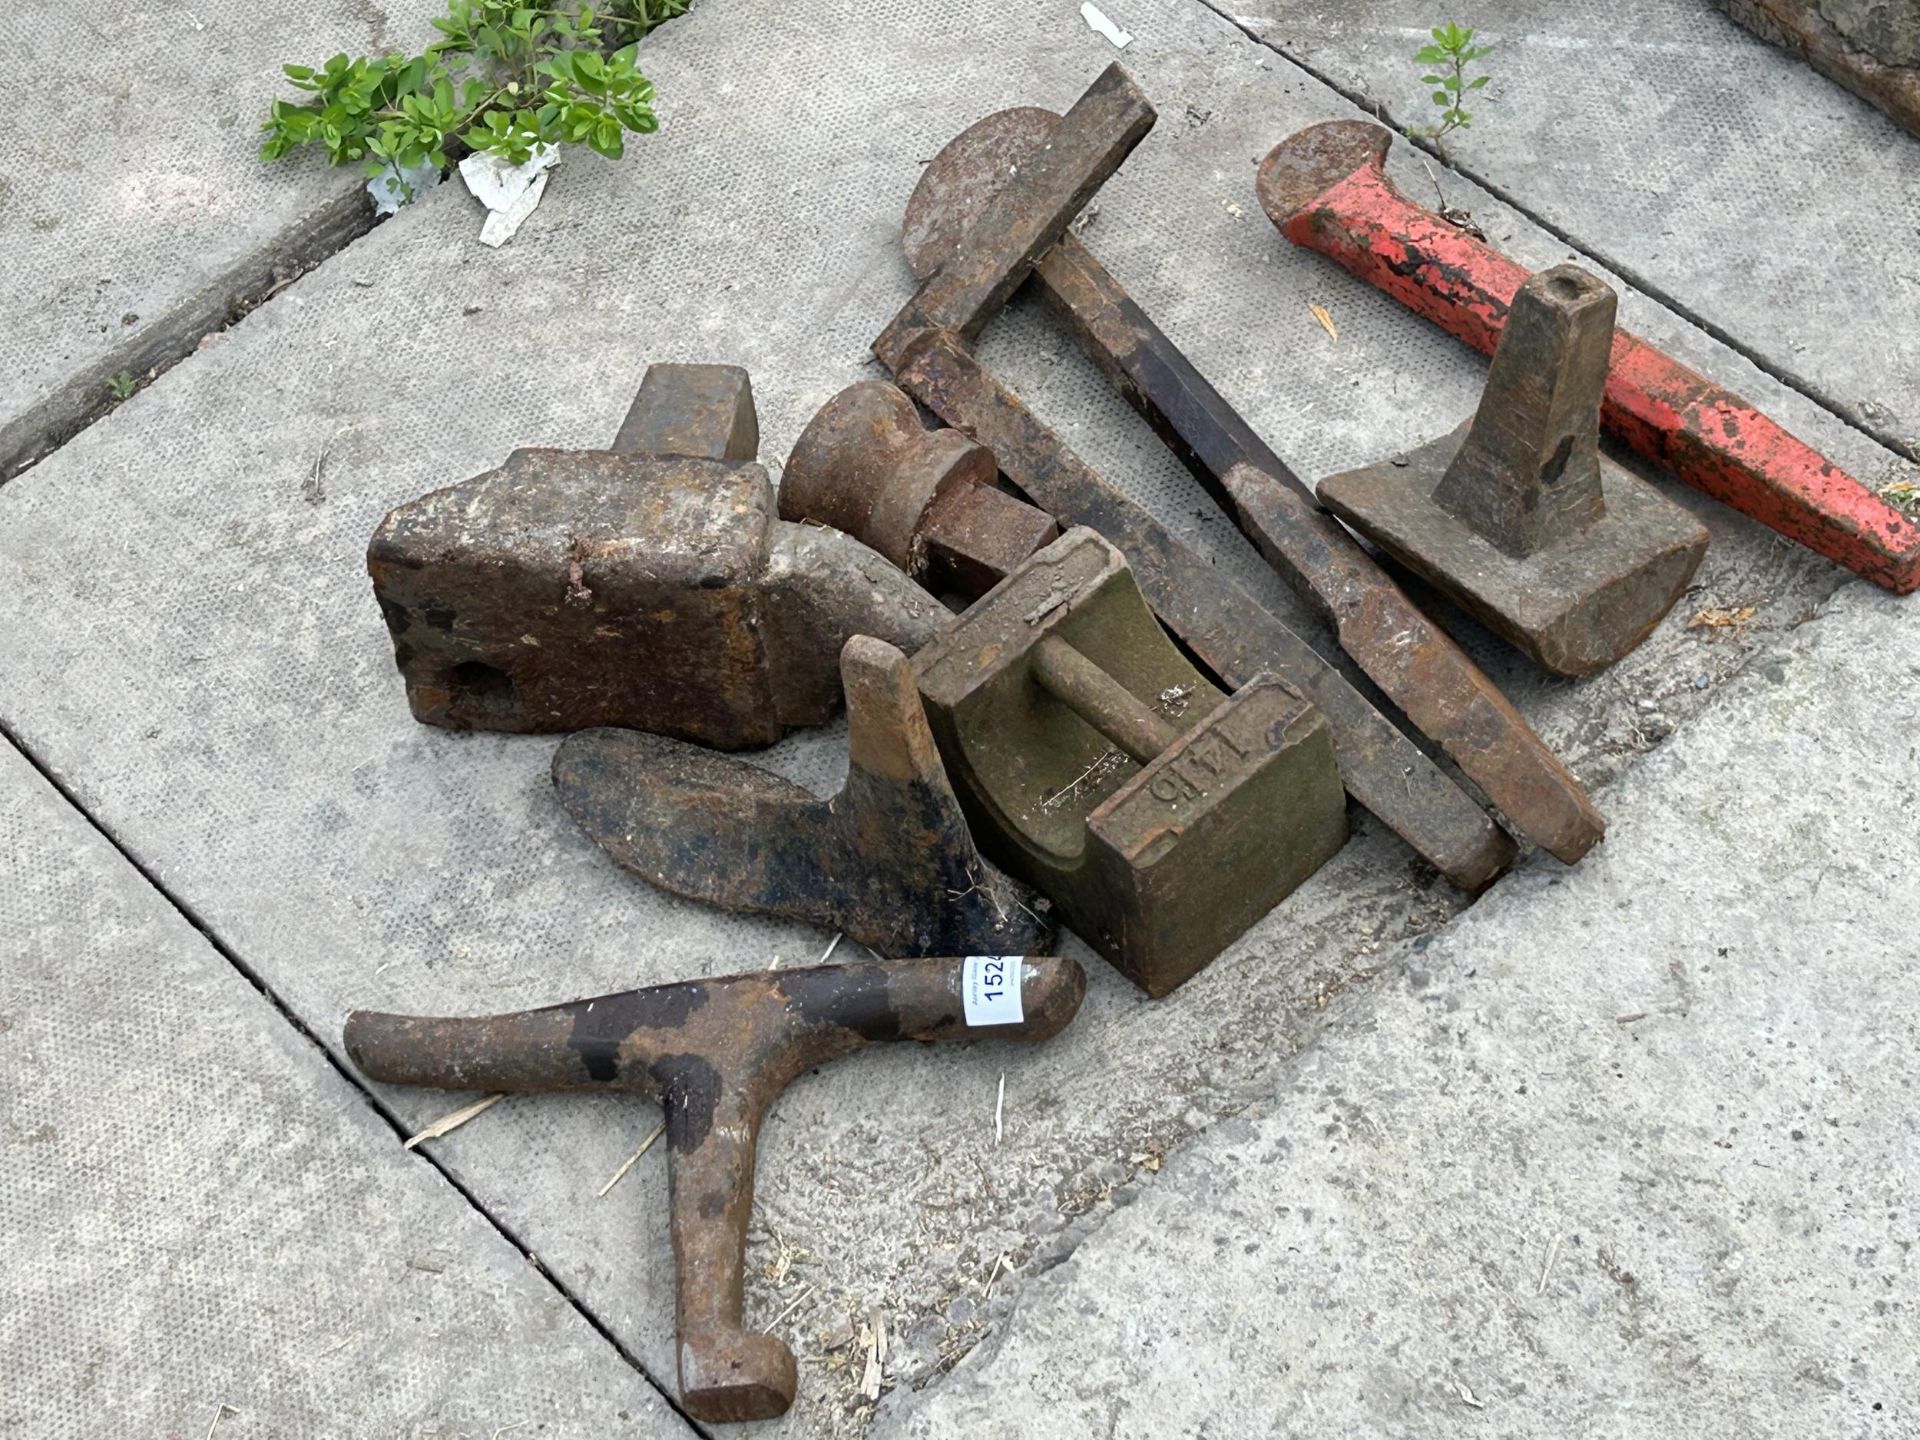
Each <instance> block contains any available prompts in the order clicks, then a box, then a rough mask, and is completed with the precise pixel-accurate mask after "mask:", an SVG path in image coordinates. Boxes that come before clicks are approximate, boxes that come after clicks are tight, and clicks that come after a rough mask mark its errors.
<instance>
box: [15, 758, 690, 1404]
mask: <svg viewBox="0 0 1920 1440" xmlns="http://www.w3.org/2000/svg"><path fill="white" fill-rule="evenodd" d="M0 953H4V955H5V956H6V963H5V965H4V966H0V1253H4V1254H5V1255H6V1257H7V1263H6V1265H5V1267H4V1269H0V1373H3V1374H5V1376H6V1383H5V1384H4V1385H0V1432H4V1433H5V1434H7V1435H9V1436H13V1437H17V1440H42V1437H44V1440H54V1437H67V1436H74V1437H78V1436H89V1435H99V1434H101V1433H103V1432H110V1433H114V1434H141V1435H178V1436H188V1435H192V1436H200V1435H208V1434H214V1433H218V1434H220V1435H222V1436H226V1437H229V1440H232V1437H248V1436H261V1437H264V1436H274V1435H345V1434H351V1435H407V1436H421V1437H426V1436H445V1437H452V1436H455V1435H491V1434H498V1433H501V1432H503V1431H504V1432H510V1433H519V1432H520V1431H521V1430H522V1429H523V1428H524V1431H525V1433H527V1434H537V1435H554V1436H561V1435H573V1436H587V1435H596V1436H597V1435H630V1436H649V1437H654V1436H657V1437H667V1436H675V1435H678V1436H691V1435H692V1434H693V1431H692V1430H691V1429H689V1428H688V1426H687V1424H686V1422H685V1421H683V1420H682V1419H680V1417H679V1416H678V1415H676V1414H675V1413H674V1412H673V1410H672V1409H670V1408H669V1407H668V1406H667V1404H666V1403H665V1402H664V1401H663V1400H662V1399H661V1397H660V1395H659V1393H658V1392H657V1391H655V1390H654V1389H653V1387H652V1386H650V1385H649V1384H648V1383H647V1381H646V1379H645V1377H644V1376H642V1375H641V1374H640V1373H639V1372H638V1371H636V1370H635V1369H634V1368H633V1366H632V1365H630V1364H629V1363H628V1362H627V1361H626V1360H625V1359H623V1358H622V1357H621V1355H620V1353H619V1352H618V1350H616V1349H615V1348H614V1346H613V1345H612V1344H611V1343H609V1342H608V1340H607V1339H606V1338H605V1337H604V1336H603V1335H601V1334H599V1333H598V1332H597V1331H596V1330H595V1329H594V1328H593V1326H592V1325H591V1324H590V1323H589V1322H588V1320H587V1319H586V1317H585V1316H583V1315H582V1314H581V1313H580V1312H579V1311H578V1310H576V1309H575V1308H574V1307H573V1306H572V1305H570V1304H569V1303H568V1302H567V1300H566V1298H565V1297H564V1296H563V1295H562V1294H561V1293H560V1292H559V1291H558V1290H557V1289H556V1288H555V1287H554V1285H553V1283H552V1282H551V1281H550V1280H548V1279H547V1278H546V1277H545V1276H543V1275H541V1274H540V1273H539V1271H538V1270H536V1269H535V1268H534V1267H533V1266H532V1265H530V1264H529V1263H528V1262H527V1260H526V1257H525V1256H523V1255H521V1254H520V1253H519V1252H518V1251H517V1250H515V1249H514V1247H513V1245H512V1244H511V1243H509V1242H508V1241H507V1239H506V1238H505V1237H503V1236H502V1235H501V1234H500V1233H499V1231H497V1230H496V1229H495V1228H494V1227H493V1226H492V1225H490V1224H488V1223H487V1221H486V1219H485V1218H484V1217H483V1216H481V1215H480V1214H479V1212H478V1211H476V1210H475V1209H474V1208H473V1207H472V1206H471V1205H470V1204H469V1203H468V1202H467V1201H466V1200H465V1199H464V1198H463V1197H462V1196H461V1195H460V1193H459V1192H458V1191H457V1190H456V1189H454V1187H453V1186H451V1185H449V1184H448V1183H447V1182H446V1181H445V1179H444V1178H442V1177H441V1176H439V1175H437V1174H435V1173H434V1172H433V1171H432V1170H431V1169H430V1168H429V1167H427V1166H425V1165H422V1164H421V1163H420V1162H419V1160H418V1159H417V1158H415V1157H413V1156H411V1155H408V1154H406V1153H405V1152H404V1151H402V1149H401V1147H400V1141H399V1138H398V1137H397V1136H396V1135H395V1134H394V1131H393V1129H392V1127H391V1126H390V1125H388V1124H387V1123H386V1122H385V1121H383V1120H382V1119H381V1118H380V1117H379V1115H378V1114H377V1113H376V1112H375V1111H374V1109H373V1108H372V1106H370V1105H369V1104H368V1103H367V1098H366V1096H365V1095H363V1094H362V1093H361V1092H359V1091H357V1090H356V1089H355V1088H354V1087H353V1086H352V1085H351V1084H350V1083H349V1082H348V1081H347V1079H346V1078H345V1077H344V1076H343V1075H342V1074H341V1073H340V1072H339V1071H338V1070H337V1069H336V1068H335V1067H334V1066H333V1065H332V1064H331V1063H330V1062H329V1061H328V1060H327V1058H326V1056H325V1055H324V1054H323V1053H322V1052H321V1051H320V1050H318V1049H317V1048H316V1047H315V1046H314V1045H313V1043H312V1042H311V1041H309V1040H308V1039H306V1038H305V1037H303V1036H302V1035H301V1034H300V1033H299V1032H298V1031H297V1030H295V1029H294V1028H293V1027H292V1026H290V1025H289V1024H288V1023H287V1021H286V1018H285V1017H284V1016H283V1015H281V1014H280V1013H279V1012H278V1011H277V1010H275V1009H274V1007H273V1006H272V1005H271V1004H270V1003H269V1002H268V1001H267V1000H266V999H265V998H264V997H263V996H262V995H261V994H260V992H259V991H258V990H257V989H255V988H254V987H253V985H251V984H250V983H249V982H248V981H247V979H246V978H245V977H244V976H243V975H241V974H240V972H239V971H238V970H236V969H235V968H234V967H233V965H232V963H231V962H230V961H228V960H227V959H226V958H225V957H224V956H222V955H221V954H220V953H219V952H218V951H217V950H215V948H214V947H213V946H212V945H211V944H210V943H208V941H207V939H206V938H205V937H204V936H203V935H201V934H199V933H198V932H197V931H195V930H194V928H193V926H192V925H191V924H190V923H189V922H188V921H187V920H186V919H185V918H184V917H183V916H182V915H181V914H180V913H179V912H178V911H177V910H175V909H174V908H173V907H172V906H171V905H170V904H169V903H168V902H167V900H166V898H165V897H164V896H163V895H161V894H160V892H159V891H157V890H155V889H154V888H153V887H152V886H151V885H149V884H148V883H147V881H146V880H145V879H143V878H142V877H141V875H140V874H139V872H138V871H137V870H136V869H135V868H134V867H133V866H132V865H131V864H129V863H128V862H127V860H126V859H125V858H124V857H123V856H121V855H120V854H118V853H117V852H116V851H115V850H114V848H113V847H112V846H111V845H110V844H108V842H107V841H106V839H105V838H104V837H103V836H101V834H100V833H99V832H98V831H97V830H95V829H94V828H93V826H92V825H90V824H89V823H88V822H87V820H86V818H85V817H84V816H82V815H81V814H80V813H79V812H78V811H77V810H75V809H74V808H73V807H72V806H71V805H69V804H68V803H67V802H66V801H65V800H64V799H63V798H61V796H60V794H59V792H58V791H56V790H55V789H54V788H53V786H51V785H50V784H48V783H47V781H46V780H45V779H44V778H42V777H41V776H40V775H38V774H36V773H35V772H34V770H33V767H32V766H31V765H29V764H28V763H27V761H26V760H25V759H24V758H22V757H21V755H20V753H19V752H18V751H17V750H15V749H14V748H13V747H12V746H11V745H7V744H6V743H5V742H0Z"/></svg>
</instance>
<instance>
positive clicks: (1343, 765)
mask: <svg viewBox="0 0 1920 1440" xmlns="http://www.w3.org/2000/svg"><path fill="white" fill-rule="evenodd" d="M899 379H900V382H901V384H902V385H904V386H905V387H906V388H907V390H908V391H909V392H910V393H912V394H913V395H915V396H916V397H918V398H919V400H920V401H921V402H922V403H923V404H925V405H926V406H927V408H929V409H930V410H932V411H933V412H934V413H935V414H936V415H938V416H940V417H941V418H942V419H943V420H945V421H946V422H947V423H948V424H950V425H952V426H954V427H955V428H956V429H959V430H961V431H964V432H965V433H967V434H969V435H971V436H972V437H973V438H974V439H976V440H978V441H980V442H981V443H983V444H985V445H987V446H988V447H989V448H990V449H991V450H992V451H993V453H994V457H995V459H996V460H997V461H998V463H999V465H1000V469H1001V472H1002V473H1003V474H1005V475H1006V476H1007V478H1008V479H1009V480H1011V481H1012V482H1013V483H1014V484H1015V485H1017V486H1019V487H1020V489H1021V490H1022V491H1024V492H1025V493H1026V494H1027V496H1028V497H1029V498H1031V499H1032V500H1034V501H1036V502H1037V503H1039V504H1040V505H1042V506H1044V507H1045V508H1046V509H1047V511H1048V512H1049V513H1051V514H1053V515H1055V516H1058V517H1059V518H1060V520H1061V521H1063V522H1065V523H1067V524H1074V525H1088V526H1091V527H1092V528H1093V529H1095V530H1097V531H1098V532H1099V533H1100V534H1101V535H1103V536H1105V537H1106V538H1107V539H1108V540H1110V541H1112V542H1113V543H1114V544H1115V545H1117V546H1119V547H1120V549H1121V550H1122V551H1123V552H1124V553H1125V554H1126V556H1127V559H1128V561H1129V562H1130V564H1131V566H1132V569H1133V575H1134V579H1135V581H1136V583H1137V584H1138V585H1139V587H1140V589H1141V591H1142V592H1143V593H1144V594H1145V596H1146V598H1147V601H1148V603H1149V604H1151V605H1152V607H1153V610H1154V613H1155V614H1156V615H1158V616H1159V618H1160V621H1161V623H1162V624H1163V625H1165V626H1166V627H1167V629H1169V630H1171V631H1172V632H1173V633H1174V634H1175V635H1176V636H1178V637H1179V638H1180V640H1181V641H1182V642H1184V643H1185V645H1186V646H1187V648H1188V649H1190V650H1191V651H1192V652H1193V653H1194V654H1196V655H1198V656H1199V657H1200V659H1201V660H1202V661H1203V662H1204V663H1205V664H1206V665H1207V666H1208V668H1210V669H1211V670H1212V671H1213V673H1214V674H1215V675H1218V676H1219V677H1220V678H1221V679H1222V680H1224V681H1225V682H1226V683H1227V684H1229V685H1235V686H1237V685H1242V684H1245V683H1246V682H1247V681H1249V680H1251V679H1253V677H1254V676H1256V675H1258V674H1260V673H1262V672H1263V671H1271V672H1272V673H1274V674H1275V675H1278V676H1279V677H1280V678H1281V679H1282V680H1284V681H1286V682H1287V683H1288V684H1290V685H1292V686H1293V687H1294V688H1295V689H1297V690H1299V691H1300V692H1301V693H1302V694H1304V695H1305V696H1306V697H1307V698H1308V699H1309V700H1311V701H1312V702H1313V703H1314V705H1316V706H1317V707H1318V708H1319V710H1320V712H1321V713H1322V714H1323V715H1324V716H1325V717H1326V721H1327V724H1328V726H1329V727H1330V728H1331V729H1332V731H1333V747H1334V754H1335V756H1336V757H1337V758H1338V760H1339V762H1340V775H1341V778H1342V780H1343V781H1344V782H1345V784H1346V787H1347V792H1348V793H1349V794H1350V795H1352V796H1353V798H1354V799H1356V800H1358V801H1359V802H1360V803H1361V804H1362V805H1364V806H1366V807H1367V809H1369V810H1371V811H1372V812H1373V813H1374V814H1375V815H1377V816H1379V817H1380V819H1381V820H1382V821H1383V822H1384V823H1385V824H1386V825H1387V826H1389V827H1390V828H1391V829H1392V830H1393V831H1394V832H1395V833H1396V834H1398V835H1399V836H1400V837H1401V838H1402V839H1404V840H1405V841H1406V842H1407V843H1408V844H1409V845H1411V846H1412V847H1413V848H1414V849H1415V850H1416V851H1418V852H1419V853H1420V854H1421V855H1422V856H1424V857H1425V858H1426V859H1427V860H1428V861H1429V862H1431V863H1432V865H1433V866H1434V868H1436V869H1437V870H1439V871H1440V873H1441V874H1443V875H1445V876H1446V877H1447V878H1448V879H1449V880H1451V881H1452V882H1453V883H1454V884H1456V885H1458V886H1459V887H1460V888H1461V889H1463V890H1466V891H1468V892H1469V893H1478V892H1479V891H1481V890H1483V889H1485V888H1486V887H1487V886H1488V885H1490V884H1492V883H1493V881H1494V879H1495V878H1496V877H1497V876H1498V875H1499V874H1500V872H1501V871H1502V870H1504V869H1506V867H1507V866H1508V865H1509V864H1511V863H1512V860H1513V856H1514V846H1513V841H1512V840H1511V839H1509V838H1508V836H1507V834H1506V832H1505V831H1503V830H1502V829H1500V827H1499V826H1498V825H1496V824H1494V823H1493V821H1492V820H1490V819H1489V818H1488V817H1487V815H1486V813H1485V812H1484V811H1482V810H1481V809H1480V807H1479V806H1477V805H1476V804H1474V803H1473V801H1472V800H1470V799H1468V798H1467V794H1466V792H1465V791H1463V790H1462V789H1461V788H1460V787H1459V786H1458V785H1456V784H1454V782H1453V781H1452V780H1450V779H1448V778H1447V776H1446V775H1445V774H1443V773H1442V772H1441V770H1440V768H1439V767H1438V766H1437V765H1435V764H1434V763H1433V761H1432V760H1431V759H1430V758H1428V756H1427V754H1426V752H1425V751H1423V750H1421V749H1420V747H1419V746H1417V745H1415V744H1414V743H1413V742H1412V741H1411V740H1409V739H1408V738H1407V737H1406V736H1405V735H1403V734H1402V733H1401V732H1400V731H1399V730H1397V729H1395V728H1394V726H1393V725H1392V724H1391V723H1390V722H1389V721H1388V720H1387V719H1386V717H1385V716H1383V715H1382V714H1381V713H1380V712H1379V711H1378V710H1376V709H1374V707H1373V706H1372V705H1371V704H1370V703H1369V702H1368V701H1367V699H1366V698H1365V697H1364V696H1363V695H1361V694H1360V692H1359V691H1358V690H1356V689H1354V687H1353V686H1352V685H1351V684H1350V683H1349V682H1348V680H1347V678H1346V677H1345V676H1344V675H1342V674H1340V672H1339V671H1337V670H1335V669H1334V668H1333V667H1332V666H1330V665H1328V664H1327V662H1326V661H1325V660H1323V659H1322V658H1321V657H1320V656H1319V655H1318V654H1316V653H1315V652H1314V650H1313V647H1312V646H1310V645H1308V644H1307V643H1306V642H1305V641H1304V640H1302V639H1301V638H1300V637H1299V636H1297V635H1295V634H1294V633H1293V632H1292V631H1291V630H1289V629H1287V627H1286V626H1285V625H1282V624H1281V623H1280V621H1279V620H1277V619H1275V618H1274V616H1273V614H1272V613H1271V612H1270V611H1268V610H1266V609H1264V608H1263V607H1262V606H1261V604H1260V602H1259V601H1258V600H1256V599H1254V597H1253V596H1252V595H1250V594H1248V593H1247V592H1246V591H1245V590H1244V589H1242V588H1241V587H1240V586H1238V585H1236V584H1234V583H1233V581H1231V580H1229V579H1228V578H1227V577H1226V576H1224V575H1222V574H1221V573H1220V571H1219V570H1217V569H1215V568H1214V566H1213V565H1212V564H1210V563H1209V562H1208V561H1207V560H1206V559H1205V558H1204V557H1203V556H1201V555H1200V554H1199V553H1198V552H1196V551H1194V550H1193V549H1191V548H1189V547H1188V546H1187V545H1185V544H1183V543H1182V542H1181V541H1179V540H1178V539H1176V538H1175V537H1174V536H1173V535H1171V534H1170V533H1168V531H1167V529H1166V528H1165V527H1164V526H1163V525H1161V524H1160V523H1159V522H1158V521H1157V520H1155V519H1154V518H1153V517H1152V516H1151V515H1149V514H1147V512H1146V511H1145V510H1144V509H1142V508H1141V507H1140V506H1139V505H1137V504H1135V503H1134V502H1133V501H1131V500H1129V499H1127V497H1126V496H1124V495H1122V494H1121V493H1120V492H1119V491H1118V490H1116V489H1114V488H1113V486H1112V485H1110V484H1109V483H1108V482H1107V481H1106V480H1105V479H1104V478H1102V477H1101V476H1100V475H1098V474H1096V473H1095V472H1094V471H1093V470H1092V469H1091V468H1090V467H1089V466H1088V465H1087V464H1086V463H1085V462H1084V461H1083V460H1081V459H1080V457H1079V456H1078V455H1076V454H1075V453H1074V452H1073V451H1072V450H1071V449H1069V448H1068V447H1067V445H1066V444H1065V442H1063V441H1062V440H1061V439H1060V437H1059V436H1058V435H1056V434H1054V432H1053V431H1051V430H1049V429H1048V428H1047V427H1046V426H1044V425H1042V424H1041V423H1040V422H1039V420H1037V419H1035V418H1034V416H1033V413H1032V412H1031V411H1029V410H1028V409H1027V408H1026V406H1025V405H1023V404H1022V403H1021V401H1020V399H1019V397H1018V396H1016V395H1014V394H1013V393H1012V392H1011V391H1009V390H1008V389H1006V387H1005V386H1003V385H1001V384H1000V383H999V382H998V381H996V380H995V379H994V378H993V377H992V376H991V375H989V374H988V373H987V372H986V371H985V370H984V369H983V368H982V367H981V365H980V362H979V361H978V360H976V359H975V358H974V356H973V353H972V352H971V351H970V350H967V349H966V348H965V347H963V346H961V345H960V344H958V343H957V342H955V341H954V339H953V338H952V337H951V336H949V335H945V334H942V333H940V332H938V331H929V332H927V333H926V334H924V335H922V336H921V338H920V339H919V341H918V342H916V343H915V344H914V345H913V346H911V347H909V348H908V350H907V352H906V354H905V356H904V357H903V360H902V365H901V369H900V371H899ZM1595 823H1596V824H1597V823H1598V822H1597V817H1596V821H1595ZM1590 829H1591V827H1589V826H1581V827H1578V828H1575V829H1573V830H1571V831H1570V832H1569V833H1568V834H1566V835H1563V836H1556V837H1553V838H1554V841H1555V844H1556V845H1558V846H1559V847H1560V848H1557V849H1554V853H1555V854H1557V855H1562V856H1563V858H1568V857H1572V856H1575V855H1577V854H1578V853H1579V852H1580V851H1583V850H1584V849H1585V848H1586V846H1587V845H1589V844H1591V843H1592V840H1593V838H1594V837H1593V835H1592V834H1590V833H1589V830H1590ZM1549 848H1552V847H1549Z"/></svg>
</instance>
